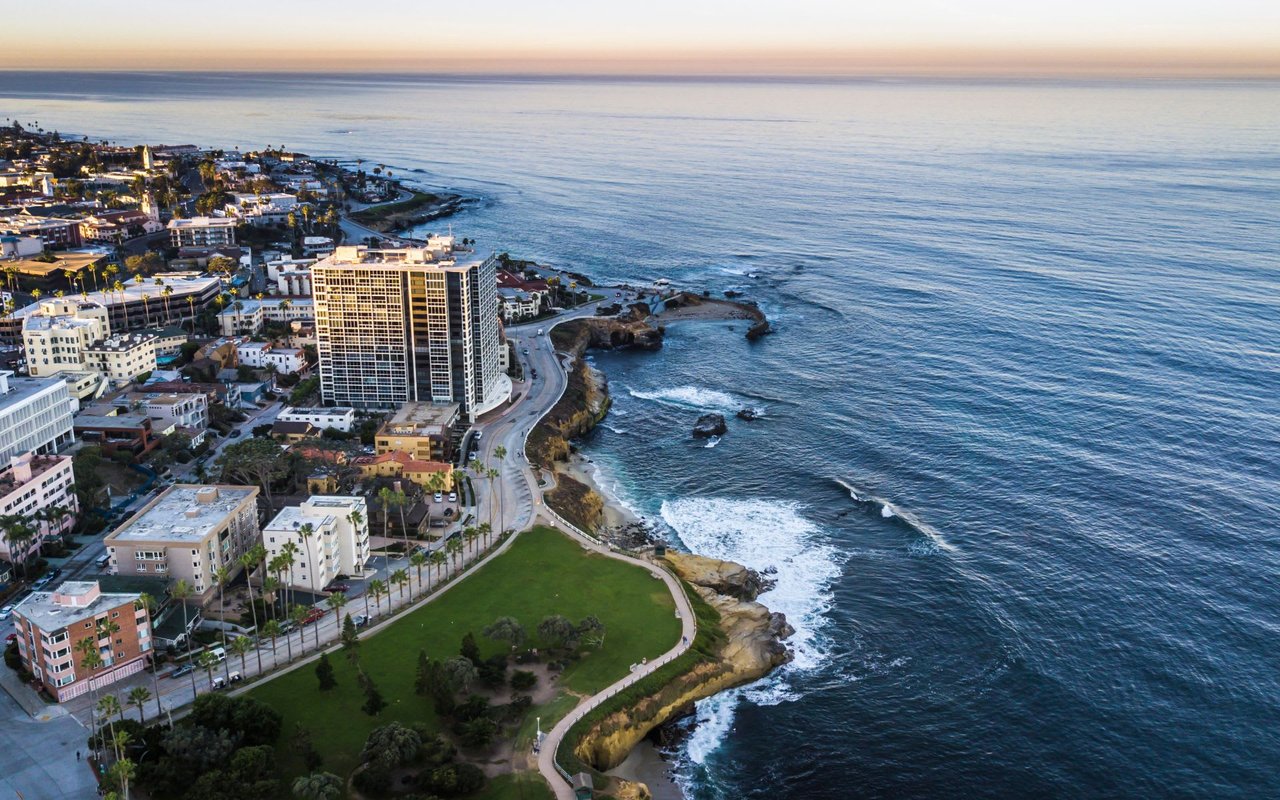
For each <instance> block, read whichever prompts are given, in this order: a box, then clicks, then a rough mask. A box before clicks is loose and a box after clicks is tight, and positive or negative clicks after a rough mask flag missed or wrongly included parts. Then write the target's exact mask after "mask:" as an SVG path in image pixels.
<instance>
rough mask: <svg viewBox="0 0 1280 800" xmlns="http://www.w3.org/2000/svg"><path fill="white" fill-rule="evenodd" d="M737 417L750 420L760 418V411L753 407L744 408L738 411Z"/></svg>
mask: <svg viewBox="0 0 1280 800" xmlns="http://www.w3.org/2000/svg"><path fill="white" fill-rule="evenodd" d="M737 417H738V419H740V420H745V421H747V422H751V421H752V420H757V419H760V412H758V411H756V410H755V409H754V408H744V409H742V410H741V411H739V412H738V414H737Z"/></svg>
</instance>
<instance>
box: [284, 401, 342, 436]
mask: <svg viewBox="0 0 1280 800" xmlns="http://www.w3.org/2000/svg"><path fill="white" fill-rule="evenodd" d="M276 419H277V420H279V421H280V422H310V423H311V424H312V425H315V426H316V427H317V428H319V429H320V430H324V429H325V428H333V429H334V430H338V431H342V432H343V433H350V432H351V428H352V427H353V426H354V425H355V424H356V410H355V409H354V408H344V407H342V406H336V407H334V408H286V409H284V410H283V411H281V412H280V413H279V414H277V415H276Z"/></svg>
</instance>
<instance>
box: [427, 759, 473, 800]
mask: <svg viewBox="0 0 1280 800" xmlns="http://www.w3.org/2000/svg"><path fill="white" fill-rule="evenodd" d="M419 780H420V781H421V783H422V786H421V787H420V788H423V789H426V790H427V791H429V792H434V793H435V794H438V795H440V796H441V797H458V796H461V795H466V794H474V793H475V792H478V791H480V789H481V788H483V787H484V772H482V771H481V770H480V768H479V767H477V766H476V765H474V764H445V765H444V766H441V767H436V768H435V769H433V770H431V771H430V772H425V771H424V772H423V773H422V774H421V775H420V776H419Z"/></svg>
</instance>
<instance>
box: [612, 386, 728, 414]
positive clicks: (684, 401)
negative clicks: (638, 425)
mask: <svg viewBox="0 0 1280 800" xmlns="http://www.w3.org/2000/svg"><path fill="white" fill-rule="evenodd" d="M627 394H629V395H631V396H632V397H635V398H637V399H640V400H653V401H654V402H657V403H664V404H666V405H669V406H679V407H681V408H696V409H702V410H708V411H721V412H728V413H733V412H735V411H737V410H738V409H740V408H742V407H743V406H744V405H746V403H743V402H742V401H740V400H738V399H737V398H735V397H734V396H733V395H731V394H729V393H727V392H721V391H717V390H715V389H702V388H700V387H697V386H677V387H675V388H673V389H657V390H655V391H652V392H642V391H636V390H635V389H627Z"/></svg>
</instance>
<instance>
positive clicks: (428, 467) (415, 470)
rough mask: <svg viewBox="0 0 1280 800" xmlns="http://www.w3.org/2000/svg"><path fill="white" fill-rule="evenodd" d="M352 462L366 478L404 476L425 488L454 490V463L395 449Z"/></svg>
mask: <svg viewBox="0 0 1280 800" xmlns="http://www.w3.org/2000/svg"><path fill="white" fill-rule="evenodd" d="M351 463H352V464H354V465H355V466H356V467H357V468H358V469H359V470H360V474H361V475H363V476H364V477H366V478H402V479H404V480H406V481H409V482H410V483H412V484H415V485H417V486H421V487H422V488H423V489H427V488H431V489H433V490H434V491H443V492H451V491H453V465H452V464H446V463H445V462H443V461H423V460H420V459H416V458H414V457H413V456H411V455H409V454H408V453H403V452H400V451H399V450H393V451H391V452H390V453H383V454H382V455H380V456H360V457H359V458H357V459H356V460H355V461H353V462H351ZM437 476H439V477H437ZM432 481H439V485H438V486H435V487H433V486H432Z"/></svg>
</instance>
